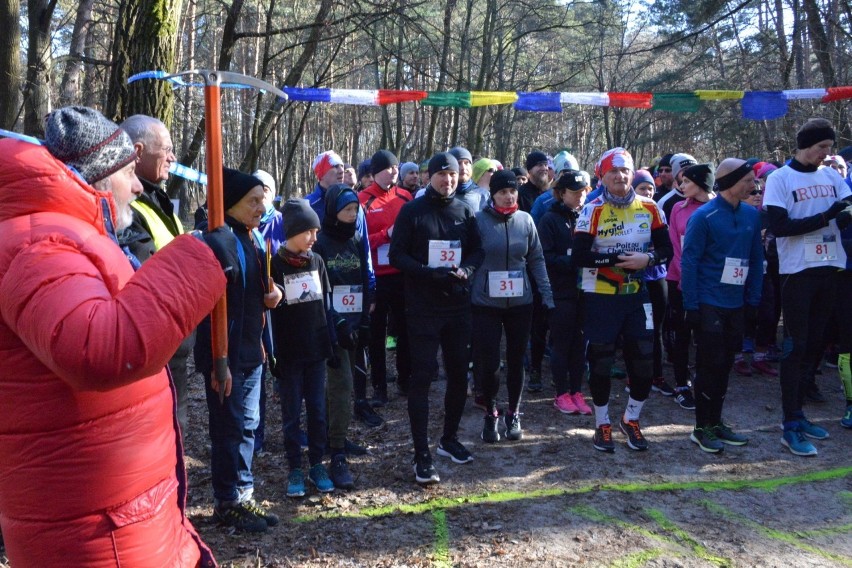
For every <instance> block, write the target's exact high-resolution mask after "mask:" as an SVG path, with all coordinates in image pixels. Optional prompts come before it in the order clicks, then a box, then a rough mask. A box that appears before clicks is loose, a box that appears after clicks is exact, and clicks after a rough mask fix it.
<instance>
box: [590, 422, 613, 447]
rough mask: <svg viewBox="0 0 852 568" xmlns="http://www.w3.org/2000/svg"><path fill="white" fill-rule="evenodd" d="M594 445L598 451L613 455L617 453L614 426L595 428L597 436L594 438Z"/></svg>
mask: <svg viewBox="0 0 852 568" xmlns="http://www.w3.org/2000/svg"><path fill="white" fill-rule="evenodd" d="M592 445H594V446H595V449H596V450H600V451H602V452H607V453H610V454H611V453H612V452H614V451H615V443H614V442H613V441H612V426H611V425H610V424H601V425H600V426H598V427H597V428H595V436H594V438H592Z"/></svg>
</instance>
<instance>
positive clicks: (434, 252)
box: [429, 241, 461, 268]
mask: <svg viewBox="0 0 852 568" xmlns="http://www.w3.org/2000/svg"><path fill="white" fill-rule="evenodd" d="M460 263H461V241H429V267H430V268H440V267H442V266H446V267H453V266H458V265H459V264H460Z"/></svg>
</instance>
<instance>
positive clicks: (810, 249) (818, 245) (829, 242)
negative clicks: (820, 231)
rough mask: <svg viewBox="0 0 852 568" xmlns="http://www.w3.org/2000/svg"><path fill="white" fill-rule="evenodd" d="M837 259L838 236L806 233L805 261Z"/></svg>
mask: <svg viewBox="0 0 852 568" xmlns="http://www.w3.org/2000/svg"><path fill="white" fill-rule="evenodd" d="M830 260H837V237H835V236H834V235H806V236H805V261H806V262H828V261H830Z"/></svg>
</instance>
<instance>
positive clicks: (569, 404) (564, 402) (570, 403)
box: [553, 392, 580, 414]
mask: <svg viewBox="0 0 852 568" xmlns="http://www.w3.org/2000/svg"><path fill="white" fill-rule="evenodd" d="M553 406H554V407H556V410H558V411H559V412H561V413H562V414H580V409H579V408H577V405H576V404H575V403H574V397H573V396H571V394H570V393H567V392H566V393H565V394H562V395H559V396H557V397H556V398H555V399H553Z"/></svg>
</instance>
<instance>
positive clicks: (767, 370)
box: [751, 360, 778, 377]
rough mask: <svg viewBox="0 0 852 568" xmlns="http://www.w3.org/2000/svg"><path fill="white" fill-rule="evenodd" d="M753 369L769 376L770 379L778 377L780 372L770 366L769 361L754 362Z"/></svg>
mask: <svg viewBox="0 0 852 568" xmlns="http://www.w3.org/2000/svg"><path fill="white" fill-rule="evenodd" d="M751 368H752V369H753V370H755V371H757V372H758V373H759V374H761V375H768V376H770V377H777V376H778V371H777V370H776V369H775V367H773V366H772V365H770V364H769V363H768V362H767V361H765V360H761V361H752V363H751Z"/></svg>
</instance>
